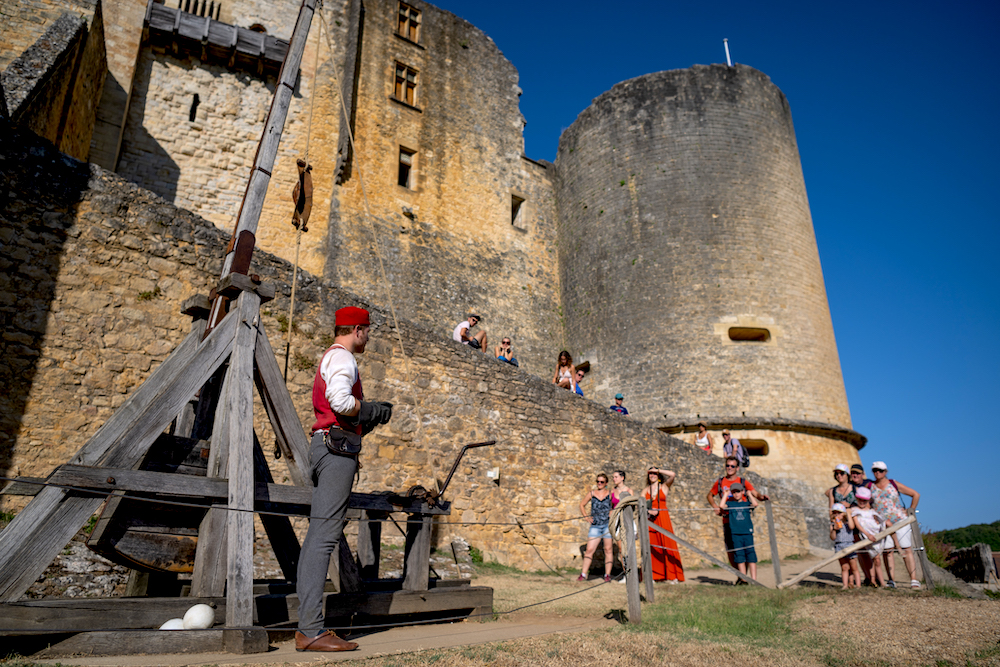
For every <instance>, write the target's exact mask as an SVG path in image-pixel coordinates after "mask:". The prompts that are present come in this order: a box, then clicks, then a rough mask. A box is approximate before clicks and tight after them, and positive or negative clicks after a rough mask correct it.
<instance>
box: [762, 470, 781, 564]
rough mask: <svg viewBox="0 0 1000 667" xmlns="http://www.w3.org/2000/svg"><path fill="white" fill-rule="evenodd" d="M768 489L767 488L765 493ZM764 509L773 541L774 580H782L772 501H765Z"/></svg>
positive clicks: (769, 533) (768, 530) (768, 532)
mask: <svg viewBox="0 0 1000 667" xmlns="http://www.w3.org/2000/svg"><path fill="white" fill-rule="evenodd" d="M766 493H767V490H766V489H765V495H766ZM764 509H765V510H767V536H768V538H769V539H770V541H771V562H772V563H773V564H774V581H775V583H777V582H779V581H781V556H780V555H779V554H778V535H777V533H776V532H775V530H774V512H773V511H772V509H771V501H770V500H765V501H764Z"/></svg>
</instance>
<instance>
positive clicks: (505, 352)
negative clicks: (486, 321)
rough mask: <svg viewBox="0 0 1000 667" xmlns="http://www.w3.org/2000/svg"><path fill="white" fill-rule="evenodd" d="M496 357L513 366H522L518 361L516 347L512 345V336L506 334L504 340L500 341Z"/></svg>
mask: <svg viewBox="0 0 1000 667" xmlns="http://www.w3.org/2000/svg"><path fill="white" fill-rule="evenodd" d="M496 358H497V359H499V360H500V361H503V362H505V363H508V364H510V365H511V366H520V364H519V363H517V357H515V356H514V349H513V348H512V347H511V346H510V338H508V337H507V336H504V337H503V340H501V341H500V345H498V346H497V348H496Z"/></svg>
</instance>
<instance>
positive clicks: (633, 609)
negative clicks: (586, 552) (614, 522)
mask: <svg viewBox="0 0 1000 667" xmlns="http://www.w3.org/2000/svg"><path fill="white" fill-rule="evenodd" d="M622 514H623V515H624V517H625V544H626V547H627V548H626V552H627V553H628V564H629V567H627V568H626V569H625V584H626V586H625V589H626V592H627V593H628V622H629V623H636V624H639V623H642V604H641V603H640V601H639V567H638V566H639V564H638V563H637V562H636V560H635V523H634V517H633V516H632V505H626V506H625V509H624V510H622Z"/></svg>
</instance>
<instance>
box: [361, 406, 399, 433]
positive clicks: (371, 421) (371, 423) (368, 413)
mask: <svg viewBox="0 0 1000 667" xmlns="http://www.w3.org/2000/svg"><path fill="white" fill-rule="evenodd" d="M390 419H392V403H387V402H386V401H361V410H360V411H359V412H358V421H359V422H361V433H362V435H365V434H368V433H370V432H371V430H372V429H373V428H375V427H376V426H378V425H379V424H388V423H389V420H390Z"/></svg>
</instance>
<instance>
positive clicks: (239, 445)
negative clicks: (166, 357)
mask: <svg viewBox="0 0 1000 667" xmlns="http://www.w3.org/2000/svg"><path fill="white" fill-rule="evenodd" d="M233 314H234V315H235V316H236V317H238V318H239V320H238V326H237V329H236V340H235V341H234V343H233V355H232V357H231V358H230V360H229V373H228V375H227V377H226V403H225V404H222V405H220V406H219V408H220V410H222V411H224V414H225V417H224V418H225V420H226V421H228V428H227V430H228V432H229V466H228V475H227V477H228V478H229V515H228V516H227V517H226V519H227V521H226V526H227V535H226V537H227V542H228V544H227V554H228V558H227V561H228V564H227V571H226V626H227V627H228V628H248V627H250V626H252V625H253V503H254V497H253V496H254V481H253V441H254V438H253V349H254V345H255V344H256V342H257V327H258V326H259V324H260V322H259V319H260V297H259V296H257V295H256V294H254V293H253V292H243V294H241V295H240V298H239V301H238V302H237V307H236V310H235V311H234V312H233ZM265 636H266V635H265ZM251 643H252V642H251ZM227 644H228V642H227ZM243 644H244V642H243V641H241V642H240V645H241V646H242V645H243ZM244 648H245V647H244ZM265 650H266V649H265Z"/></svg>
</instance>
